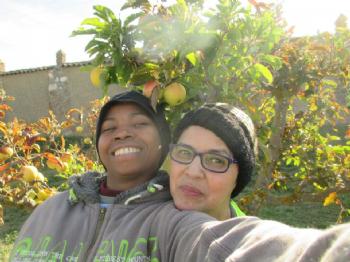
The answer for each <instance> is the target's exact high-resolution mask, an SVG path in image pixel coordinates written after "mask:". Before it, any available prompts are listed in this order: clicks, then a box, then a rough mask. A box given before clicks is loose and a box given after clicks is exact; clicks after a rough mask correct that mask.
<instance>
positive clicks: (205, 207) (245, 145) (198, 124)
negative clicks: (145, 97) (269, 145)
mask: <svg viewBox="0 0 350 262" xmlns="http://www.w3.org/2000/svg"><path fill="white" fill-rule="evenodd" d="M173 141H174V143H175V144H172V145H171V149H170V158H171V162H170V188H171V194H172V196H173V198H174V202H175V205H176V207H177V208H179V209H181V210H197V211H201V212H205V213H207V214H209V215H211V216H213V217H215V218H216V219H218V220H225V219H228V218H231V217H236V216H241V215H243V213H242V211H241V210H240V209H239V208H238V206H237V205H236V204H235V202H233V200H231V198H233V197H235V196H237V195H238V194H239V193H240V192H241V191H242V190H243V189H244V187H245V186H246V185H247V184H248V182H249V181H250V179H251V176H252V173H253V170H254V166H255V158H256V151H257V138H256V135H255V130H254V124H253V122H252V120H251V119H250V117H249V116H248V115H247V114H246V113H244V112H243V111H242V110H240V109H239V108H237V107H233V106H230V105H228V104H225V103H216V104H205V105H203V106H201V107H200V108H198V109H196V110H193V111H190V112H188V113H187V114H186V115H185V116H184V117H183V118H182V119H181V121H180V122H179V124H178V126H177V127H176V129H175V132H174V138H173ZM197 156H199V157H198V158H197ZM196 159H197V160H196Z"/></svg>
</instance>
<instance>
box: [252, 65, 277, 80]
mask: <svg viewBox="0 0 350 262" xmlns="http://www.w3.org/2000/svg"><path fill="white" fill-rule="evenodd" d="M253 67H254V69H255V70H256V72H257V73H258V74H261V75H262V76H263V77H264V78H265V79H266V80H267V82H268V83H269V84H271V83H272V82H273V76H272V74H271V72H270V70H269V69H268V68H267V67H266V66H264V65H262V64H260V63H256V64H255V65H254V66H253Z"/></svg>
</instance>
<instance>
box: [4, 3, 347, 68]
mask: <svg viewBox="0 0 350 262" xmlns="http://www.w3.org/2000/svg"><path fill="white" fill-rule="evenodd" d="M242 1H243V2H247V1H246V0H242ZM122 2H123V1H122V0H99V1H97V0H0V60H2V61H3V62H4V63H5V69H6V71H11V70H18V69H27V68H35V67H40V66H50V65H54V64H55V63H56V55H55V54H56V52H57V51H58V50H60V49H62V50H63V51H64V52H65V53H66V58H67V62H78V61H85V60H88V59H89V56H88V55H87V54H86V53H85V51H84V47H85V45H86V43H87V42H88V40H89V39H90V38H89V37H82V36H77V37H69V36H70V34H71V32H72V31H73V30H74V29H76V28H77V27H78V26H79V24H80V23H81V21H82V20H83V19H84V18H87V17H92V16H93V9H92V6H93V5H96V4H101V5H106V6H107V7H109V8H111V9H112V10H114V11H116V10H119V7H120V6H121V3H122ZM208 2H211V1H208ZM269 2H272V1H271V0H270V1H269ZM276 2H279V3H282V4H283V12H284V15H283V16H284V18H285V19H286V20H287V22H288V24H289V25H291V26H292V25H294V26H295V31H294V32H295V35H312V34H316V33H317V32H324V31H329V32H333V31H334V22H335V20H336V19H337V17H338V16H339V15H340V14H344V15H345V16H347V17H348V18H349V20H348V24H349V25H350V0H276Z"/></svg>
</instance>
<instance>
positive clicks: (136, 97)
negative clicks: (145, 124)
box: [96, 91, 170, 167]
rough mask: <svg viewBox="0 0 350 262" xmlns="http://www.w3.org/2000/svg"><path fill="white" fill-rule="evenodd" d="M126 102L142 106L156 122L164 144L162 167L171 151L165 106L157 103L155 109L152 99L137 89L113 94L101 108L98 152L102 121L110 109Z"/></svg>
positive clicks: (97, 138) (97, 134)
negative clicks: (151, 102)
mask: <svg viewBox="0 0 350 262" xmlns="http://www.w3.org/2000/svg"><path fill="white" fill-rule="evenodd" d="M125 102H130V103H135V104H136V105H138V106H139V107H140V108H142V109H143V110H144V111H145V112H146V113H147V115H148V116H149V117H150V118H151V119H152V120H153V122H154V123H155V125H156V127H157V129H158V133H159V136H160V140H161V145H162V149H161V150H162V151H161V158H160V162H159V167H160V166H161V165H162V163H163V161H164V159H165V157H166V156H167V154H168V151H169V143H170V128H169V125H168V122H167V121H166V119H165V116H164V110H163V107H162V106H161V105H160V104H157V108H156V111H155V110H154V109H153V108H152V106H151V104H150V100H149V99H148V98H147V97H145V96H144V95H142V94H141V93H139V92H137V91H126V92H122V93H120V94H117V95H115V96H113V97H112V98H111V99H110V100H109V101H108V102H107V103H106V104H104V105H103V107H102V108H101V111H100V115H99V117H98V119H97V124H96V149H97V153H99V152H98V140H99V138H100V135H101V126H102V123H103V121H104V119H105V117H106V116H107V113H108V111H109V109H110V108H111V107H112V106H114V105H116V104H118V103H125Z"/></svg>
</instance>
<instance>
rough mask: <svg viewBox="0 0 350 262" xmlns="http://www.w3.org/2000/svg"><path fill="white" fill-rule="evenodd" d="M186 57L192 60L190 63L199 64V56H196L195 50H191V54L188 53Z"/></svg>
mask: <svg viewBox="0 0 350 262" xmlns="http://www.w3.org/2000/svg"><path fill="white" fill-rule="evenodd" d="M186 58H187V60H188V61H190V63H191V64H192V65H194V66H195V65H196V64H197V57H196V54H195V53H194V52H191V53H189V54H187V55H186Z"/></svg>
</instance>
